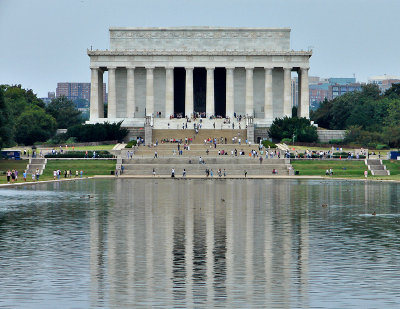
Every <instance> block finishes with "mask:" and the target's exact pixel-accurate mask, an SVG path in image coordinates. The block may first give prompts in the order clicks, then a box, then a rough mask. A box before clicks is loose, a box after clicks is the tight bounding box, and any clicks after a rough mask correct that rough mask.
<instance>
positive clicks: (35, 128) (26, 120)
mask: <svg viewBox="0 0 400 309" xmlns="http://www.w3.org/2000/svg"><path fill="white" fill-rule="evenodd" d="M15 123H16V128H15V139H16V141H17V142H18V143H19V144H24V145H33V144H34V143H35V142H44V141H46V140H48V139H49V138H50V137H51V136H53V134H54V133H55V131H56V121H55V120H54V118H53V117H52V116H50V115H48V114H46V112H45V111H44V109H42V108H40V107H37V106H33V107H31V108H29V109H26V110H25V111H24V112H23V113H22V114H21V115H19V116H18V117H17V118H16V121H15Z"/></svg>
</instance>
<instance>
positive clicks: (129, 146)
mask: <svg viewBox="0 0 400 309" xmlns="http://www.w3.org/2000/svg"><path fill="white" fill-rule="evenodd" d="M136 144H137V141H136V140H135V139H133V140H131V141H129V143H128V144H126V146H125V148H132V147H134V146H136Z"/></svg>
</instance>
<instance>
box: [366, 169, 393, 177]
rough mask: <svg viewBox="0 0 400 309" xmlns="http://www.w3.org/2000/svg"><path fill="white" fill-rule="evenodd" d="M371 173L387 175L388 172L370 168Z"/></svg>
mask: <svg viewBox="0 0 400 309" xmlns="http://www.w3.org/2000/svg"><path fill="white" fill-rule="evenodd" d="M371 174H372V175H374V176H388V175H390V172H389V171H388V170H371Z"/></svg>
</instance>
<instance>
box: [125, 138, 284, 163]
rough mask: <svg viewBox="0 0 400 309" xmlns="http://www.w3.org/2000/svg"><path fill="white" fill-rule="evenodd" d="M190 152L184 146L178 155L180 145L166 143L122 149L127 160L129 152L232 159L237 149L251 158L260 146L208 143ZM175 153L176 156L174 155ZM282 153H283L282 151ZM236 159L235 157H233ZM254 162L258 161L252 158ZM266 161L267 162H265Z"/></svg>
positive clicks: (190, 145)
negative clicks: (252, 152)
mask: <svg viewBox="0 0 400 309" xmlns="http://www.w3.org/2000/svg"><path fill="white" fill-rule="evenodd" d="M189 147H190V150H184V149H183V145H182V144H181V145H180V149H182V150H183V153H182V155H181V156H179V155H178V144H177V143H165V144H159V146H157V147H148V146H139V147H135V148H134V150H132V149H127V148H125V149H122V150H121V157H122V158H123V159H125V158H127V157H128V156H127V152H128V151H129V152H130V151H134V153H135V154H134V156H135V157H141V158H152V157H154V153H155V152H157V156H158V158H172V157H199V156H201V157H202V158H204V159H206V158H211V157H224V158H228V157H232V154H231V151H233V152H235V149H236V150H237V152H238V156H239V157H246V158H248V157H249V153H250V152H251V150H256V151H258V145H254V144H252V145H249V144H247V145H246V144H245V143H243V142H242V143H241V144H240V145H239V143H238V142H237V143H236V144H217V147H216V148H214V145H210V144H209V143H207V144H206V145H204V143H203V144H189ZM207 150H208V155H207ZM218 151H220V153H222V151H224V153H227V155H218ZM241 151H243V152H244V153H245V155H244V156H240V155H239V152H241ZM174 153H175V155H174ZM281 153H282V151H281ZM233 157H234V156H233ZM263 157H264V159H265V150H264V155H263ZM250 159H252V160H256V161H257V162H258V160H257V158H256V159H253V158H250ZM264 161H265V160H264Z"/></svg>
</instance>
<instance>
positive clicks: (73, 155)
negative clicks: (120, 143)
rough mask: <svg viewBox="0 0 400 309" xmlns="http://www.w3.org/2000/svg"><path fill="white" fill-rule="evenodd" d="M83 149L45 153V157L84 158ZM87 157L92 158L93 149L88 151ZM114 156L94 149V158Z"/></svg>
mask: <svg viewBox="0 0 400 309" xmlns="http://www.w3.org/2000/svg"><path fill="white" fill-rule="evenodd" d="M85 157H86V152H85V151H68V152H64V153H57V154H47V155H45V158H85ZM87 157H88V158H93V151H88V156H87ZM113 157H114V156H113V155H112V154H110V153H109V152H108V151H105V150H101V151H96V158H113Z"/></svg>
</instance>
